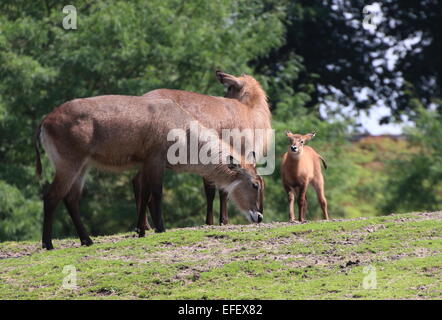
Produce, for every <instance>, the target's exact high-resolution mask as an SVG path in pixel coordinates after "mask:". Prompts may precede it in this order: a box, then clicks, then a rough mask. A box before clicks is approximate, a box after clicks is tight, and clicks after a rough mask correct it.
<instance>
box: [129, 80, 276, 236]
mask: <svg viewBox="0 0 442 320" xmlns="http://www.w3.org/2000/svg"><path fill="white" fill-rule="evenodd" d="M215 74H216V77H217V79H218V81H219V82H220V83H221V84H223V85H225V86H226V87H227V88H228V89H227V93H226V95H225V97H214V96H208V95H203V94H199V93H194V92H189V91H182V90H171V89H157V90H153V91H150V92H148V93H146V94H145V95H144V96H146V97H151V98H156V99H171V100H172V101H174V102H176V103H178V104H179V105H180V106H181V107H182V108H183V109H184V110H186V111H187V112H189V114H191V115H192V116H193V117H194V118H195V119H198V120H199V121H200V122H201V123H202V125H204V126H206V127H207V128H211V129H215V130H216V131H217V132H218V134H219V136H220V137H221V131H222V130H223V129H239V130H244V129H271V113H270V109H269V106H268V103H267V96H266V94H265V92H264V90H263V89H262V88H261V85H260V84H259V82H258V81H257V80H256V79H254V78H253V77H251V76H249V75H242V76H240V77H235V76H233V75H230V74H227V73H224V72H221V71H216V72H215ZM268 139H269V136H267V137H266V139H264V141H262V143H263V145H262V146H256V145H255V149H262V150H263V151H264V153H266V152H267V148H268V147H269V140H268ZM261 147H262V148H261ZM258 180H259V181H258V183H259V191H260V203H261V206H260V208H259V209H260V212H261V213H263V197H264V180H262V178H261V177H259V178H258ZM138 181H139V174H137V176H135V177H134V179H133V180H132V184H133V187H134V194H135V199H136V200H135V201H136V203H137V214H138V221H139V223H138V227H137V232H138V235H139V236H140V237H142V236H144V234H145V232H144V230H147V229H148V228H149V224H148V223H147V217H146V209H145V206H144V208H140V201H139V195H140V188H139V186H138ZM203 182H204V191H205V195H206V199H207V216H206V223H207V224H209V225H212V224H213V200H214V198H215V192H216V188H215V186H214V183H213V182H212V181H210V180H207V179H205V178H203ZM219 197H220V220H219V223H220V224H221V225H223V224H228V213H227V198H228V197H227V193H226V192H225V191H223V190H222V189H220V190H219ZM148 205H149V204H148ZM140 214H141V217H140Z"/></svg>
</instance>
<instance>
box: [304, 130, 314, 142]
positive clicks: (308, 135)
mask: <svg viewBox="0 0 442 320" xmlns="http://www.w3.org/2000/svg"><path fill="white" fill-rule="evenodd" d="M314 136H316V132H314V131H313V132H312V133H307V134H306V135H305V136H304V137H305V140H306V141H309V140H311V139H313V137H314Z"/></svg>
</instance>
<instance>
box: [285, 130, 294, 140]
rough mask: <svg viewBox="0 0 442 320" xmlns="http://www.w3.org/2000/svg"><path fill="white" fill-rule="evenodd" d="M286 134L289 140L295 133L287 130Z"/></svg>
mask: <svg viewBox="0 0 442 320" xmlns="http://www.w3.org/2000/svg"><path fill="white" fill-rule="evenodd" d="M284 134H285V135H286V136H287V137H289V138H290V137H291V136H292V135H293V133H292V132H291V131H290V130H285V131H284Z"/></svg>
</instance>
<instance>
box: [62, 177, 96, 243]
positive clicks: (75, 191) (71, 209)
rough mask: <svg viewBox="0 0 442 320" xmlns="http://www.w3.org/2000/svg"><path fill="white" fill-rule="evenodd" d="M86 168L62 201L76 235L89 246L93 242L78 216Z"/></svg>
mask: <svg viewBox="0 0 442 320" xmlns="http://www.w3.org/2000/svg"><path fill="white" fill-rule="evenodd" d="M85 173H86V170H85V169H83V170H82V171H81V173H80V174H79V175H78V177H77V179H76V180H75V182H74V184H73V185H72V187H71V190H70V191H69V193H68V194H67V195H66V196H65V197H64V199H63V201H64V204H65V206H66V209H67V210H68V213H69V215H70V216H71V219H72V222H73V223H74V226H75V230H76V231H77V235H78V237H79V238H80V242H81V245H83V246H90V245H92V244H93V242H92V240H91V238H90V237H89V235H88V233H87V231H86V228H85V227H84V225H83V223H82V221H81V218H80V198H81V193H82V191H83V184H84V175H85Z"/></svg>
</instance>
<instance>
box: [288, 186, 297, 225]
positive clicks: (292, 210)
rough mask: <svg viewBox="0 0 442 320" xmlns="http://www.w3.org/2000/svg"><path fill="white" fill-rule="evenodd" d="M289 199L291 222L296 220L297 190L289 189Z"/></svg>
mask: <svg viewBox="0 0 442 320" xmlns="http://www.w3.org/2000/svg"><path fill="white" fill-rule="evenodd" d="M287 200H288V202H289V219H290V222H295V220H296V219H295V192H294V191H293V190H289V191H288V193H287Z"/></svg>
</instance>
